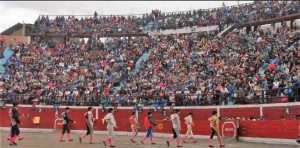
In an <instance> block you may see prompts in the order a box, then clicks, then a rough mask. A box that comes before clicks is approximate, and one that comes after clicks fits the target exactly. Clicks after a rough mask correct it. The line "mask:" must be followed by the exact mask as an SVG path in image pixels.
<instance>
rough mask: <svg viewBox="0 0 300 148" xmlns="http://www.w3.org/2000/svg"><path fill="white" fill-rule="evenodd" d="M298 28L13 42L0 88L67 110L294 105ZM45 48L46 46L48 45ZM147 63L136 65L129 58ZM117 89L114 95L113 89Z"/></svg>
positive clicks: (299, 69) (8, 95)
mask: <svg viewBox="0 0 300 148" xmlns="http://www.w3.org/2000/svg"><path fill="white" fill-rule="evenodd" d="M299 37H300V34H299V28H298V27H294V28H290V27H286V26H285V27H281V28H277V29H275V30H271V29H268V30H267V31H266V32H263V31H262V30H257V31H254V32H249V33H248V34H247V33H244V32H242V31H240V30H235V31H233V32H231V33H229V34H228V35H227V36H226V37H218V36H215V35H209V34H199V33H192V34H184V35H169V36H157V37H154V38H151V37H140V38H131V39H130V40H129V39H127V38H107V39H106V40H105V41H104V42H102V41H101V40H100V39H99V38H90V39H89V40H88V41H87V42H85V41H84V40H83V39H80V38H71V39H70V40H68V41H66V43H65V44H64V43H56V44H55V43H53V41H50V42H33V43H31V44H30V45H27V44H19V45H17V46H16V47H15V48H14V52H15V53H14V54H13V56H12V57H11V58H10V59H9V61H8V62H7V63H6V74H5V75H2V76H1V77H2V79H1V80H0V88H1V92H2V95H6V97H5V98H7V99H8V100H13V99H16V98H15V96H16V95H14V94H18V95H17V96H18V99H21V100H24V101H27V102H26V103H28V102H29V103H30V102H31V101H32V100H33V99H35V98H39V99H41V100H40V101H43V102H45V103H46V104H51V103H53V102H63V103H65V104H69V105H86V104H88V105H100V104H102V105H113V104H119V105H131V104H135V105H136V107H142V106H144V105H153V106H154V107H155V109H156V110H157V109H158V108H159V107H163V106H166V105H171V107H173V106H174V105H177V106H178V105H184V106H187V105H205V104H210V105H221V104H222V105H224V104H243V103H269V102H268V100H267V99H266V98H270V97H277V98H278V97H282V98H286V100H283V101H284V102H286V101H289V102H292V101H299V100H297V99H299V78H300V75H299V74H300V67H299V65H300V64H299V60H298V59H299V55H300V53H299V51H300V50H299V48H300V44H299ZM52 46H53V47H52ZM146 52H147V53H149V54H150V55H149V59H148V60H146V61H142V62H141V63H140V67H136V63H137V60H138V59H139V58H140V57H141V56H142V55H143V54H144V53H146ZM118 86H121V88H120V90H119V91H117V90H115V87H118Z"/></svg>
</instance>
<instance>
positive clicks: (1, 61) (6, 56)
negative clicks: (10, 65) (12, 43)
mask: <svg viewBox="0 0 300 148" xmlns="http://www.w3.org/2000/svg"><path fill="white" fill-rule="evenodd" d="M13 53H14V51H12V50H11V49H10V48H9V47H7V48H6V49H5V51H4V53H3V55H4V58H2V59H0V73H5V68H4V66H3V65H4V64H5V63H6V61H7V60H8V59H9V58H10V57H11V56H12V55H13Z"/></svg>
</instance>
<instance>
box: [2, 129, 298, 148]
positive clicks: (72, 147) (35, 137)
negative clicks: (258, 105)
mask: <svg viewBox="0 0 300 148" xmlns="http://www.w3.org/2000/svg"><path fill="white" fill-rule="evenodd" d="M0 134H1V137H0V138H1V139H0V141H1V144H0V148H7V147H20V148H83V147H88V148H96V147H97V148H99V147H104V145H103V143H102V141H103V139H105V135H95V136H94V141H95V144H88V142H89V137H86V138H85V139H83V142H82V144H80V143H79V139H78V137H79V136H80V135H79V134H72V138H73V139H74V141H71V142H69V141H66V142H60V141H59V136H60V133H59V132H55V133H24V132H23V133H22V136H23V137H24V140H22V141H17V143H18V146H9V145H8V144H9V141H7V138H6V136H7V132H0ZM141 138H142V137H137V138H136V141H137V142H136V143H131V141H130V140H129V139H130V137H128V136H116V137H115V138H114V141H113V144H114V145H115V146H116V147H119V148H167V147H168V146H167V144H166V140H167V138H154V142H156V145H151V144H150V140H149V139H147V140H146V141H145V145H142V144H141V143H140V140H141ZM65 139H67V135H65ZM224 141H225V144H226V147H229V148H300V145H299V146H295V145H294V146H293V145H274V144H260V143H248V142H237V141H234V140H232V139H231V138H225V139H224ZM214 146H215V147H219V145H218V144H217V141H216V140H214ZM170 147H176V141H175V140H174V141H172V142H171V143H170ZM183 147H186V148H207V147H208V140H202V139H201V140H198V142H197V143H192V141H191V140H190V139H189V140H188V143H183Z"/></svg>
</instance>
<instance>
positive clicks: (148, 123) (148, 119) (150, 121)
mask: <svg viewBox="0 0 300 148" xmlns="http://www.w3.org/2000/svg"><path fill="white" fill-rule="evenodd" d="M144 126H145V127H146V129H147V134H146V136H145V137H144V138H143V139H142V141H141V143H142V144H144V141H145V140H146V139H147V138H148V137H150V141H151V144H155V143H154V142H153V132H152V126H156V123H155V122H154V119H153V117H152V112H148V116H146V117H145V119H144Z"/></svg>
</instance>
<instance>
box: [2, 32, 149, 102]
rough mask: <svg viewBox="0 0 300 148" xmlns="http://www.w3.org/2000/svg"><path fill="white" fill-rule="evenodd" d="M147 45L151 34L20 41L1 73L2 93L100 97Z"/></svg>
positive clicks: (63, 98)
mask: <svg viewBox="0 0 300 148" xmlns="http://www.w3.org/2000/svg"><path fill="white" fill-rule="evenodd" d="M151 46H152V43H151V40H150V38H149V37H141V38H131V39H130V40H129V39H128V38H107V40H105V42H102V41H101V40H100V38H90V39H89V40H88V41H87V42H85V41H84V40H83V39H80V38H71V39H70V40H69V41H66V43H54V41H51V40H50V41H48V42H45V41H43V42H36V41H34V42H33V43H31V44H30V45H28V44H20V43H18V44H17V45H16V46H15V48H14V49H13V50H14V54H13V56H12V57H11V58H10V59H9V60H8V61H7V62H6V64H5V65H6V73H5V74H4V75H2V76H1V77H2V78H1V79H0V88H1V90H0V91H1V95H2V97H3V96H4V97H3V98H7V99H8V100H13V99H21V100H24V101H26V103H31V101H33V100H34V99H37V98H39V99H41V98H43V99H42V101H47V102H45V103H47V104H50V103H52V102H53V101H58V102H65V103H67V104H71V105H73V104H74V105H80V104H81V103H82V102H89V103H90V104H92V103H96V102H97V103H98V102H99V98H100V97H99V96H101V95H102V96H105V97H106V96H108V95H110V94H112V93H113V92H114V87H116V86H118V85H119V83H120V80H121V79H124V77H129V75H130V72H131V71H132V70H133V69H134V65H135V63H136V62H137V60H138V59H139V57H140V56H141V55H142V54H143V53H144V52H145V51H147V50H148V49H149V48H150V47H151ZM40 97H41V98H40ZM49 97H50V98H49ZM102 99H106V98H102Z"/></svg>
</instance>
